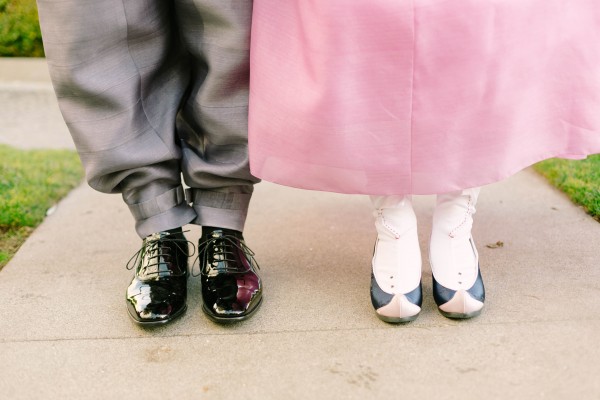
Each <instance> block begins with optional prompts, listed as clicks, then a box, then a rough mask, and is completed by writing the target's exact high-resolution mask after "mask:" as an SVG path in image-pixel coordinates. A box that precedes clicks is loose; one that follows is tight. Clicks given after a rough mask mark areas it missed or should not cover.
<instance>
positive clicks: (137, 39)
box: [38, 0, 258, 237]
mask: <svg viewBox="0 0 600 400" xmlns="http://www.w3.org/2000/svg"><path fill="white" fill-rule="evenodd" d="M38 8H39V14H40V23H41V26H42V33H43V37H44V46H45V50H46V57H47V60H48V65H49V68H50V74H51V77H52V81H53V84H54V88H55V90H56V95H57V97H58V101H59V105H60V108H61V111H62V114H63V116H64V119H65V121H66V123H67V125H68V127H69V130H70V132H71V134H72V136H73V140H74V142H75V145H76V147H77V151H78V152H79V155H80V157H81V160H82V162H83V165H84V167H85V170H86V175H87V179H88V182H89V184H90V186H92V187H93V188H95V189H97V190H99V191H102V192H106V193H122V196H123V199H124V201H125V202H126V203H127V205H128V206H129V208H130V210H131V212H132V214H133V216H134V218H135V220H136V230H137V232H138V234H139V235H140V236H141V237H145V236H147V235H149V234H150V233H153V232H157V231H161V230H166V229H171V228H175V227H178V226H182V225H184V224H186V223H190V222H191V223H196V224H199V225H205V226H218V227H223V228H230V229H236V230H240V231H241V230H242V229H243V226H244V221H245V219H246V214H247V210H248V204H249V201H250V196H251V195H252V190H253V184H254V183H256V182H257V181H258V180H257V179H256V178H254V177H253V176H252V175H251V174H250V172H249V168H248V151H247V142H248V134H247V118H248V78H249V60H248V56H249V36H250V21H251V14H252V1H251V0H38ZM182 175H183V179H184V181H185V183H186V184H187V185H188V186H189V187H190V188H191V189H190V190H189V191H188V193H187V194H188V196H185V195H184V191H183V187H182V183H181V176H182ZM186 197H187V199H186ZM188 203H191V205H190V204H188Z"/></svg>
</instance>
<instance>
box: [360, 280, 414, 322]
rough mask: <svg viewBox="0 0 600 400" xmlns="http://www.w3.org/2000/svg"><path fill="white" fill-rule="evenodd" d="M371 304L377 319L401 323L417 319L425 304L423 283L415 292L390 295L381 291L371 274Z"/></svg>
mask: <svg viewBox="0 0 600 400" xmlns="http://www.w3.org/2000/svg"><path fill="white" fill-rule="evenodd" d="M371 303H372V304H373V308H374V309H375V312H376V313H377V317H378V318H379V319H380V320H382V321H385V322H390V323H401V322H410V321H414V320H415V319H417V317H418V316H419V313H420V312H421V305H422V303H423V291H422V288H421V282H419V286H417V287H416V288H415V289H414V290H412V291H411V292H409V293H406V294H390V293H386V292H384V291H383V289H381V287H380V286H379V284H378V283H377V279H375V275H374V274H373V273H371Z"/></svg>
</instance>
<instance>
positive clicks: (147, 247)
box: [125, 231, 196, 276]
mask: <svg viewBox="0 0 600 400" xmlns="http://www.w3.org/2000/svg"><path fill="white" fill-rule="evenodd" d="M185 232H188V231H185ZM185 232H182V233H185ZM163 235H164V236H163ZM171 235H172V234H169V233H167V234H166V235H165V234H164V232H161V233H160V234H158V235H157V237H156V238H145V239H144V242H143V243H142V247H141V248H140V249H139V250H138V251H137V252H135V254H134V255H133V256H132V257H131V258H130V259H129V261H127V264H126V265H125V268H127V269H128V270H132V269H133V268H134V267H136V271H139V274H142V275H150V276H151V275H158V274H160V273H162V272H165V271H160V270H158V268H157V270H156V271H152V272H148V271H147V270H148V269H149V268H150V267H153V266H158V265H159V264H160V259H161V257H163V256H165V255H167V254H168V253H167V250H169V247H167V246H164V245H162V244H163V243H174V244H175V246H177V248H178V249H179V250H181V251H182V252H184V253H185V252H186V249H185V248H184V247H182V246H186V247H188V246H189V245H192V249H193V250H192V254H190V257H191V256H193V255H194V254H195V253H196V246H195V245H194V243H192V242H190V241H189V240H187V239H185V237H183V238H173V237H169V236H171ZM188 248H189V247H188ZM144 258H147V259H148V263H147V264H146V265H141V264H142V262H143V260H144ZM183 275H185V272H183V273H181V274H173V273H172V274H171V276H183Z"/></svg>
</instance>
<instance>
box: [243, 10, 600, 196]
mask: <svg viewBox="0 0 600 400" xmlns="http://www.w3.org/2000/svg"><path fill="white" fill-rule="evenodd" d="M251 49H252V50H251V88H250V121H249V135H250V136H249V140H250V163H251V170H252V173H253V174H254V175H256V176H257V177H260V178H263V179H265V180H268V181H272V182H276V183H280V184H284V185H289V186H294V187H299V188H306V189H316V190H325V191H334V192H342V193H364V194H382V195H385V194H409V193H412V194H432V193H443V192H448V191H453V190H459V189H464V188H468V187H474V186H480V185H483V184H487V183H491V182H495V181H498V180H501V179H503V178H506V177H507V176H509V175H511V174H513V173H515V172H517V171H519V170H521V169H522V168H524V167H526V166H529V165H531V164H533V163H535V162H537V161H539V160H542V159H545V158H550V157H555V156H558V157H566V158H584V157H585V156H586V155H589V154H594V153H600V0H495V1H492V0H453V1H448V0H413V1H408V0H254V20H253V29H252V47H251Z"/></svg>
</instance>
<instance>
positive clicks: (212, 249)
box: [198, 227, 262, 323]
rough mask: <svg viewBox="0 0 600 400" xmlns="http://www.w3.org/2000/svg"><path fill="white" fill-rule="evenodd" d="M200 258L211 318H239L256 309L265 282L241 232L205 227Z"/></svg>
mask: <svg viewBox="0 0 600 400" xmlns="http://www.w3.org/2000/svg"><path fill="white" fill-rule="evenodd" d="M198 260H199V263H200V277H201V284H202V299H203V301H204V304H203V305H202V310H203V311H204V313H205V314H206V315H207V316H208V317H209V318H210V319H211V320H213V321H215V322H219V323H229V322H237V321H242V320H245V319H247V318H249V317H250V316H252V315H253V314H254V313H255V312H256V310H257V309H258V307H259V306H260V304H261V302H262V283H261V279H260V277H259V276H258V274H257V272H256V270H257V269H258V265H257V264H256V262H255V261H254V253H253V252H252V251H251V250H250V249H249V248H248V247H247V246H246V244H245V243H244V238H243V236H242V234H241V232H238V231H234V230H230V229H222V228H213V227H203V228H202V237H201V238H200V242H199V244H198Z"/></svg>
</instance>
